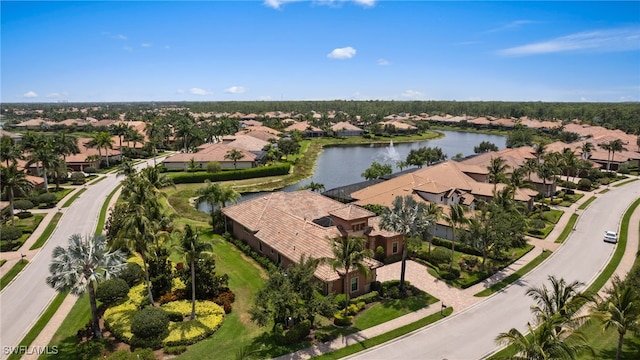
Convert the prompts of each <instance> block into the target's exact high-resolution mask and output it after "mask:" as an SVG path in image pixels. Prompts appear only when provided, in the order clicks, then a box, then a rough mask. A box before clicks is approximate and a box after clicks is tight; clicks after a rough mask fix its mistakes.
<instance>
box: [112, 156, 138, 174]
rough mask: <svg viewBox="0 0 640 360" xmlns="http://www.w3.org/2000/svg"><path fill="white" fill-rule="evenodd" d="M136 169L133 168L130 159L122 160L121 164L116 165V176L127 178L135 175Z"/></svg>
mask: <svg viewBox="0 0 640 360" xmlns="http://www.w3.org/2000/svg"><path fill="white" fill-rule="evenodd" d="M135 172H136V168H135V166H133V160H131V159H130V158H122V162H121V163H120V164H119V165H118V173H117V174H116V176H120V175H124V176H129V175H132V174H135Z"/></svg>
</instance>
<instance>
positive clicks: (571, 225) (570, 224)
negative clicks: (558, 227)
mask: <svg viewBox="0 0 640 360" xmlns="http://www.w3.org/2000/svg"><path fill="white" fill-rule="evenodd" d="M576 221H578V214H571V217H570V218H569V221H568V222H567V226H565V227H564V229H563V230H562V232H561V233H560V236H558V238H557V239H556V241H555V243H558V244H561V243H563V242H564V241H565V240H567V238H568V237H569V234H571V232H572V231H573V228H574V226H575V225H576Z"/></svg>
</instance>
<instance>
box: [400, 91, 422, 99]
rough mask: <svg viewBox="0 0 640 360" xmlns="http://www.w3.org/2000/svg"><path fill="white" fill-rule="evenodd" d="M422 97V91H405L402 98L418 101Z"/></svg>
mask: <svg viewBox="0 0 640 360" xmlns="http://www.w3.org/2000/svg"><path fill="white" fill-rule="evenodd" d="M422 95H423V94H422V93H421V92H420V91H415V90H405V91H403V92H402V94H401V95H400V96H402V97H403V98H407V99H418V98H420V97H421V96H422Z"/></svg>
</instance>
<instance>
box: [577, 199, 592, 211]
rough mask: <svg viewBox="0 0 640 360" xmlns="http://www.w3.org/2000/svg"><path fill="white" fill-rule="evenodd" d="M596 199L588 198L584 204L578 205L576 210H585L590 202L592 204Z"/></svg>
mask: <svg viewBox="0 0 640 360" xmlns="http://www.w3.org/2000/svg"><path fill="white" fill-rule="evenodd" d="M596 199H597V198H596V197H595V196H592V197H590V198H588V199H587V200H586V201H585V202H583V203H582V204H580V206H578V210H584V209H586V208H587V206H589V205H590V204H591V203H592V202H594V201H595V200H596Z"/></svg>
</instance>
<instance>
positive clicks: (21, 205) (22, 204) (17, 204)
mask: <svg viewBox="0 0 640 360" xmlns="http://www.w3.org/2000/svg"><path fill="white" fill-rule="evenodd" d="M13 207H14V209H18V210H23V211H24V210H29V209H33V207H34V205H33V203H32V202H31V201H29V200H26V199H20V200H16V201H14V202H13Z"/></svg>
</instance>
